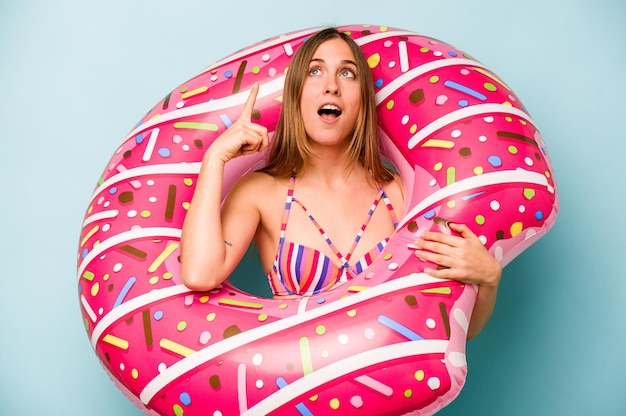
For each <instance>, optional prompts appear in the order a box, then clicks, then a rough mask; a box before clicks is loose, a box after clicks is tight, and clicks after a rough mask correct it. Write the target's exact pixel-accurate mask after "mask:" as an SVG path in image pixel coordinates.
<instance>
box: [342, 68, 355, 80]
mask: <svg viewBox="0 0 626 416" xmlns="http://www.w3.org/2000/svg"><path fill="white" fill-rule="evenodd" d="M339 75H340V76H341V77H343V78H356V72H355V71H354V70H353V69H351V68H344V69H342V70H341V72H339Z"/></svg>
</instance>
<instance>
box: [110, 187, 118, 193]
mask: <svg viewBox="0 0 626 416" xmlns="http://www.w3.org/2000/svg"><path fill="white" fill-rule="evenodd" d="M116 192H117V186H112V187H111V189H109V193H110V194H111V195H113V194H115V193H116Z"/></svg>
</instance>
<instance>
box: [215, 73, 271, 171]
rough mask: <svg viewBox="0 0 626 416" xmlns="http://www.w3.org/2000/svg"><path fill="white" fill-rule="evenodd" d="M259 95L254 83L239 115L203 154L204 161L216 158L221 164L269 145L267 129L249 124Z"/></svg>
mask: <svg viewBox="0 0 626 416" xmlns="http://www.w3.org/2000/svg"><path fill="white" fill-rule="evenodd" d="M258 93H259V84H257V83H256V82H255V83H254V85H253V86H252V88H251V89H250V95H248V99H247V100H246V103H245V104H244V106H243V110H242V111H241V115H240V116H239V118H238V119H237V121H235V122H234V123H233V125H232V126H230V127H229V128H228V130H226V131H225V132H224V133H222V135H220V137H218V138H217V139H216V140H215V141H214V142H213V144H212V145H211V147H209V150H208V151H207V153H206V154H205V160H206V159H207V158H210V157H212V156H215V157H218V158H219V159H220V160H221V161H222V162H223V163H226V162H228V161H229V160H231V159H234V158H236V157H239V156H243V155H247V154H251V153H255V152H260V151H262V150H264V149H265V148H267V146H268V145H269V136H268V134H267V128H266V127H264V126H261V125H259V124H255V123H253V122H251V118H252V110H253V109H254V103H255V102H256V97H257V94H258Z"/></svg>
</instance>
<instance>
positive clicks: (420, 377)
mask: <svg viewBox="0 0 626 416" xmlns="http://www.w3.org/2000/svg"><path fill="white" fill-rule="evenodd" d="M414 376H415V380H417V381H422V380H424V370H417V371H416V372H415V374H414Z"/></svg>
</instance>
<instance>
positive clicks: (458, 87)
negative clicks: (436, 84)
mask: <svg viewBox="0 0 626 416" xmlns="http://www.w3.org/2000/svg"><path fill="white" fill-rule="evenodd" d="M443 85H445V86H446V87H448V88H452V89H453V90H457V91H460V92H462V93H465V94H467V95H471V96H472V97H474V98H478V99H479V100H481V101H485V100H486V99H487V96H486V95H485V94H482V93H480V92H478V91H476V90H473V89H471V88H470V87H466V86H465V85H461V84H459V83H458V82H454V81H450V80H448V81H445V82H444V83H443Z"/></svg>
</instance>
